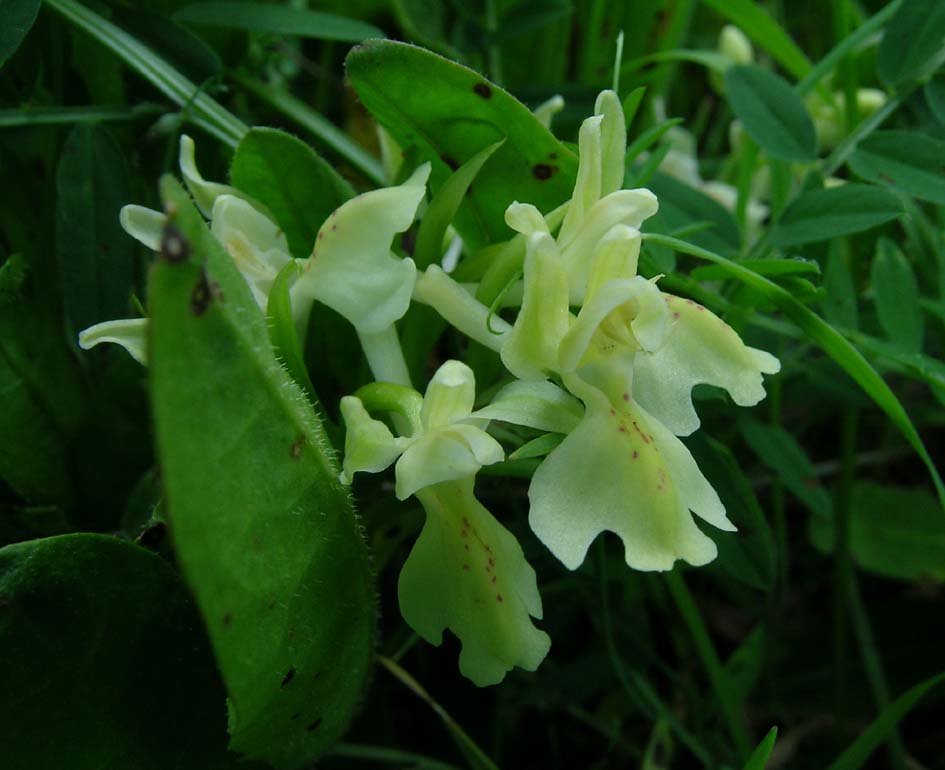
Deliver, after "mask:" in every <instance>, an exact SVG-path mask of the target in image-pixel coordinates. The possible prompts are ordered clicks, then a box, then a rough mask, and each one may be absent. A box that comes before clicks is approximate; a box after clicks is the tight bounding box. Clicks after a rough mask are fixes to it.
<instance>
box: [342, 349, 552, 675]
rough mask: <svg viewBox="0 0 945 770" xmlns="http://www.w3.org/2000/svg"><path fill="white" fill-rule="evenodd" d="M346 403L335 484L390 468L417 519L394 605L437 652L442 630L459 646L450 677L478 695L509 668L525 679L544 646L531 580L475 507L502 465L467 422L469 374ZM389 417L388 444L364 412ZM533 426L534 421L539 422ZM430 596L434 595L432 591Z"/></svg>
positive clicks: (453, 364) (494, 448) (507, 536)
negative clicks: (460, 678)
mask: <svg viewBox="0 0 945 770" xmlns="http://www.w3.org/2000/svg"><path fill="white" fill-rule="evenodd" d="M359 394H360V395H361V397H363V399H364V400H363V401H362V398H361V397H358V396H346V397H345V398H343V399H342V401H341V412H342V415H343V417H344V420H345V424H346V426H347V435H346V438H345V457H344V465H343V471H342V474H341V479H342V481H343V482H345V483H350V482H351V478H352V476H353V475H354V474H355V473H356V472H359V471H370V472H377V471H380V470H383V469H384V468H387V467H388V466H390V465H391V464H393V463H396V464H395V468H394V472H395V477H396V495H397V497H398V498H399V499H401V500H403V499H406V498H407V497H409V496H410V495H414V496H415V497H416V498H417V499H418V500H419V501H420V503H421V505H422V506H423V508H424V510H425V511H426V522H425V524H424V527H423V530H422V531H421V533H420V537H419V539H418V540H417V542H416V543H415V544H414V547H413V549H412V550H411V552H410V555H409V556H408V558H407V561H406V563H405V564H404V567H403V570H402V571H401V573H400V580H399V583H398V597H399V600H400V609H401V613H402V614H403V617H404V619H405V620H406V621H407V623H408V624H409V625H410V626H411V627H412V628H413V629H414V630H415V631H416V632H417V633H418V634H419V635H420V636H421V637H422V638H423V639H425V640H426V641H428V642H430V643H431V644H434V645H438V644H440V642H441V641H442V638H443V630H444V629H447V628H448V629H449V630H451V631H452V632H453V633H454V634H456V636H457V637H459V639H460V641H461V642H462V652H461V653H460V657H459V668H460V671H461V672H462V674H463V675H464V676H466V677H468V678H469V679H471V680H472V681H473V682H475V683H476V684H477V685H479V686H484V685H489V684H496V683H498V682H500V681H501V680H502V679H503V678H504V676H505V674H506V672H507V671H509V670H510V669H511V668H512V667H513V666H520V667H521V668H524V669H526V670H528V671H534V670H535V669H536V668H537V667H538V665H539V664H540V663H541V661H542V660H543V659H544V657H545V655H547V653H548V649H549V647H550V644H551V642H550V640H549V638H548V635H547V634H545V633H544V632H543V631H540V630H539V629H537V628H535V626H534V625H533V624H532V621H531V619H530V616H531V617H534V618H538V619H540V618H541V616H542V610H541V597H540V596H539V594H538V588H537V584H536V580H535V571H534V570H533V569H532V568H531V566H529V564H528V562H526V561H525V557H524V556H523V554H522V549H521V546H520V545H519V543H518V541H517V540H516V539H515V537H514V535H512V534H511V533H510V532H509V531H508V530H507V529H506V528H505V527H503V526H502V525H501V524H500V523H499V522H498V521H497V520H496V519H495V517H493V515H492V514H491V513H489V511H488V510H486V509H485V508H484V507H483V506H482V505H481V504H480V503H479V502H478V500H476V498H475V496H474V494H473V485H474V481H475V475H476V473H477V471H478V470H479V469H480V468H481V467H482V466H483V465H490V464H492V463H496V462H499V461H500V460H502V458H503V457H504V453H503V451H502V447H501V446H500V445H499V443H498V442H497V441H496V440H495V439H494V438H492V437H491V436H490V435H489V434H488V433H486V432H485V430H484V429H483V427H481V426H484V425H485V424H486V422H487V421H486V420H484V419H482V418H481V417H476V416H473V415H472V406H473V400H474V397H475V381H474V377H473V373H472V370H471V369H470V368H469V367H468V366H466V365H465V364H463V363H460V362H459V361H447V362H446V363H444V364H443V365H442V366H441V367H440V368H439V369H438V370H437V372H436V374H435V375H434V376H433V378H432V380H431V381H430V384H429V386H428V387H427V390H426V394H425V395H424V396H423V397H422V398H421V396H420V394H419V393H417V392H416V391H414V390H412V389H410V388H406V387H402V386H397V385H390V384H387V383H376V384H374V385H369V386H366V388H362V390H361V391H359ZM365 402H367V404H368V406H370V407H373V408H375V409H383V410H387V411H396V412H397V413H398V414H399V415H400V416H401V417H402V418H403V420H404V421H405V422H406V423H407V424H408V425H409V435H405V436H397V437H395V436H394V435H393V433H392V432H391V431H390V429H389V428H388V427H387V426H386V425H385V424H384V423H383V422H381V421H379V420H376V419H374V418H372V417H371V416H370V414H369V412H368V409H367V408H366V406H365ZM539 420H540V417H539ZM434 587H435V588H434Z"/></svg>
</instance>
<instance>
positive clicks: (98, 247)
mask: <svg viewBox="0 0 945 770" xmlns="http://www.w3.org/2000/svg"><path fill="white" fill-rule="evenodd" d="M56 193H57V205H56V247H57V248H56V251H57V253H58V258H59V279H60V283H61V285H62V298H63V305H64V310H65V315H66V320H67V322H68V325H69V329H70V333H71V334H73V335H74V334H78V333H79V332H80V331H81V330H82V329H85V328H88V327H89V326H92V325H93V324H96V323H99V322H100V321H108V320H111V319H114V318H123V317H125V316H127V315H128V310H129V308H128V304H129V297H130V295H131V290H132V281H133V279H134V261H133V259H134V256H133V255H134V241H132V240H131V238H129V237H128V236H127V235H126V234H125V232H124V231H123V230H122V228H121V225H120V224H119V223H118V211H119V209H121V207H122V206H123V205H124V204H126V203H128V201H129V200H130V198H131V192H130V191H129V189H128V168H127V165H126V164H125V159H124V155H123V154H122V151H121V148H120V147H119V146H118V144H117V143H116V142H115V140H114V139H113V138H112V136H111V134H110V133H109V132H108V131H107V130H106V129H105V128H103V127H101V126H96V125H94V124H91V123H80V124H78V125H77V126H75V127H74V128H73V129H72V131H70V132H69V135H68V137H66V142H65V144H64V145H63V148H62V156H61V158H60V160H59V169H58V173H57V174H56Z"/></svg>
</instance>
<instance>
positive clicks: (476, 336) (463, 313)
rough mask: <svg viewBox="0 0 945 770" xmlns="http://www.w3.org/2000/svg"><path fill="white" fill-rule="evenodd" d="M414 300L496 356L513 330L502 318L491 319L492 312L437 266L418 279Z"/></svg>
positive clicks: (428, 269)
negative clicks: (493, 352) (434, 311)
mask: <svg viewBox="0 0 945 770" xmlns="http://www.w3.org/2000/svg"><path fill="white" fill-rule="evenodd" d="M414 299H416V300H418V301H419V302H422V303H424V304H425V305H429V306H430V307H432V308H433V309H434V310H436V312H437V313H439V314H440V315H441V316H443V318H444V319H446V320H447V321H448V322H449V323H450V324H452V325H453V326H455V327H456V328H457V329H459V331H461V332H462V333H463V334H465V335H466V336H467V337H469V338H471V339H473V340H475V341H476V342H479V343H481V344H482V345H485V346H486V347H487V348H489V349H491V350H494V351H496V352H499V351H500V350H501V349H502V343H503V342H504V341H505V337H506V335H507V334H508V333H509V332H510V331H511V330H512V327H511V326H510V325H509V324H508V323H507V322H506V321H504V320H502V319H501V318H498V317H497V316H492V318H491V319H490V317H489V308H488V307H486V306H485V305H483V304H482V303H481V302H479V301H478V300H477V299H476V298H475V297H473V296H471V295H470V294H469V292H467V291H466V290H465V289H464V288H463V287H462V286H461V285H460V284H458V283H456V281H454V280H453V279H452V278H450V277H449V276H448V275H447V274H446V273H444V272H443V270H442V269H441V268H439V267H437V266H436V265H430V267H428V268H427V269H426V270H425V271H424V272H423V273H421V274H420V276H419V277H418V278H417V283H416V286H415V288H414Z"/></svg>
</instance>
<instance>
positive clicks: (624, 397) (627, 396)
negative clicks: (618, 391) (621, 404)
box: [623, 393, 630, 401]
mask: <svg viewBox="0 0 945 770" xmlns="http://www.w3.org/2000/svg"><path fill="white" fill-rule="evenodd" d="M623 400H624V401H629V400H630V394H629V393H624V394H623Z"/></svg>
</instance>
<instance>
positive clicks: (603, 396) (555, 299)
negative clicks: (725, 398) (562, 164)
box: [438, 92, 779, 570]
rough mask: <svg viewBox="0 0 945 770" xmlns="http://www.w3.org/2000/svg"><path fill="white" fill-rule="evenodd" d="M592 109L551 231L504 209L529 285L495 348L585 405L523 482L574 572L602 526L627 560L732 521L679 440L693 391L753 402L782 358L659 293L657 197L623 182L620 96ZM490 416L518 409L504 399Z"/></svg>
mask: <svg viewBox="0 0 945 770" xmlns="http://www.w3.org/2000/svg"><path fill="white" fill-rule="evenodd" d="M597 112H598V114H597V115H595V116H594V117H591V118H589V119H587V120H586V121H585V122H584V124H583V126H582V127H581V132H580V141H579V148H580V165H579V170H578V176H577V182H576V184H575V188H574V194H573V195H572V198H571V201H570V203H569V204H568V207H567V213H566V214H565V217H564V221H563V223H562V225H561V228H560V230H559V232H558V233H557V235H556V236H553V235H552V231H551V228H550V227H549V226H548V222H547V219H546V218H545V217H543V216H542V215H541V213H540V212H539V211H538V210H537V209H535V208H534V207H533V206H531V205H528V204H519V203H515V204H512V205H511V206H510V207H509V209H508V211H507V212H506V222H507V223H508V224H509V226H510V227H512V229H513V230H516V231H518V232H519V233H521V234H522V235H524V237H525V238H526V256H525V262H524V287H523V294H522V306H521V310H520V312H519V314H518V316H517V318H516V320H515V323H514V325H513V326H512V327H511V329H502V330H501V334H500V335H499V340H500V343H499V344H498V345H497V346H496V347H498V349H499V351H500V354H501V357H502V360H503V362H504V363H505V365H506V367H507V368H508V369H509V371H511V372H512V373H513V374H514V375H516V376H517V377H519V378H520V379H522V380H526V381H533V382H535V383H538V382H540V381H542V380H545V379H547V378H548V377H550V376H554V377H557V378H560V380H561V382H562V383H563V384H564V386H565V387H566V388H567V389H568V391H570V393H571V394H573V396H576V397H577V398H579V399H580V400H581V401H582V402H583V404H584V407H585V409H584V412H583V416H582V417H581V418H580V420H579V421H578V423H577V425H576V426H575V427H573V429H571V430H570V431H569V432H568V433H567V436H566V437H565V438H564V440H563V441H562V442H561V444H560V445H558V446H557V447H556V448H555V449H554V450H553V451H552V452H551V453H550V454H549V455H548V457H547V458H546V459H545V460H544V461H543V462H542V464H541V465H540V467H539V468H538V470H537V471H536V473H535V475H534V477H533V479H532V483H531V486H530V488H529V500H530V503H531V508H530V514H529V522H530V524H531V526H532V529H533V530H534V531H535V533H536V535H537V536H538V537H539V539H540V540H542V542H544V543H545V545H546V546H548V548H549V549H550V550H551V551H552V553H554V554H555V556H557V557H558V558H559V559H560V560H561V561H562V562H563V563H564V564H565V565H566V566H567V567H569V568H571V569H574V568H576V567H577V566H579V565H580V564H581V562H582V561H583V559H584V557H585V554H586V552H587V549H588V548H589V546H590V544H591V542H592V541H593V540H594V539H595V538H596V537H597V535H599V534H600V533H601V532H603V531H605V530H606V531H612V532H615V533H616V534H617V535H619V536H620V537H621V539H622V540H623V542H624V549H625V558H626V562H627V564H628V565H629V566H631V567H633V568H636V569H642V570H667V569H671V568H672V566H673V564H674V562H675V561H676V560H677V559H682V560H684V561H687V562H689V563H690V564H693V565H701V564H705V563H707V562H709V561H711V560H712V559H713V558H715V556H716V546H715V544H714V542H713V541H712V540H711V539H710V538H708V537H707V536H706V535H704V534H703V533H702V532H701V531H700V529H699V528H698V527H697V526H696V524H695V522H694V520H693V518H692V514H695V515H697V516H699V517H700V518H702V519H703V520H705V521H707V522H709V523H710V524H712V525H713V526H715V527H717V528H719V529H723V530H732V529H734V526H733V525H732V524H731V522H730V521H729V520H728V519H727V518H726V516H725V509H724V507H723V505H722V503H721V501H720V500H719V497H718V495H717V494H716V493H715V491H714V490H713V489H712V487H711V485H710V484H709V483H708V481H707V480H706V479H705V477H704V476H703V475H702V473H701V472H700V471H699V469H698V467H697V465H696V463H695V461H694V460H693V458H692V455H691V454H690V453H689V450H688V449H687V448H686V447H685V445H684V444H683V443H682V442H681V441H680V440H679V439H678V438H677V435H687V434H689V433H691V432H692V431H694V430H695V429H696V428H697V427H698V425H699V421H698V416H697V415H696V412H695V409H694V408H693V406H692V401H691V390H692V388H693V386H695V385H696V384H698V383H708V384H711V385H715V386H718V387H721V388H724V389H726V390H727V391H728V392H729V394H730V395H731V396H732V398H733V399H734V400H735V402H736V403H737V404H739V405H743V406H750V405H753V404H755V403H757V402H758V401H760V400H761V399H762V398H763V397H764V387H763V385H762V373H769V374H770V373H774V372H777V371H778V369H779V364H778V361H777V359H775V358H774V357H773V356H771V355H770V354H768V353H765V352H764V351H760V350H755V349H753V348H750V347H747V346H746V345H745V344H744V343H743V342H742V341H741V339H740V338H739V337H738V335H737V334H736V333H735V332H734V331H733V330H732V329H731V328H730V327H729V326H728V325H727V324H725V323H724V322H723V321H722V320H721V319H720V318H718V317H717V316H715V315H714V314H712V313H711V312H710V311H708V310H706V309H705V308H704V307H702V306H700V305H697V304H696V303H694V302H692V301H690V300H686V299H682V298H678V297H674V296H672V295H668V294H664V293H663V292H661V291H660V290H659V288H658V286H657V280H658V277H657V278H654V279H652V280H646V279H644V278H642V277H641V276H638V275H637V261H638V258H639V253H640V246H641V242H642V237H641V234H640V231H639V229H638V228H639V227H640V226H641V224H642V223H643V221H644V220H645V219H646V218H647V217H649V216H651V215H652V214H654V213H655V212H656V208H657V205H656V199H655V196H653V194H652V193H650V192H649V191H648V190H621V189H619V188H620V185H621V183H622V179H623V155H624V148H625V146H626V137H625V133H624V132H625V128H624V120H623V113H622V110H621V108H620V103H619V101H618V100H617V97H616V94H613V93H612V92H604V93H603V94H602V95H601V97H600V98H599V99H598V102H597ZM438 280H443V279H442V278H439V279H438ZM575 305H580V310H579V312H578V314H577V316H575V315H573V314H572V312H571V307H572V306H575ZM467 315H469V316H470V317H472V316H473V315H474V314H473V313H472V312H471V311H470V312H469V313H468V314H467ZM545 384H546V385H548V384H549V383H545ZM536 397H538V396H537V395H536ZM493 414H494V413H493ZM484 416H491V415H490V413H488V412H486V415H484ZM500 419H506V420H508V421H510V422H523V421H522V420H521V419H520V418H519V416H518V415H517V414H515V413H514V410H513V411H511V412H509V413H507V414H506V415H505V416H504V417H501V418H500ZM526 424H527V423H526Z"/></svg>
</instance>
